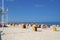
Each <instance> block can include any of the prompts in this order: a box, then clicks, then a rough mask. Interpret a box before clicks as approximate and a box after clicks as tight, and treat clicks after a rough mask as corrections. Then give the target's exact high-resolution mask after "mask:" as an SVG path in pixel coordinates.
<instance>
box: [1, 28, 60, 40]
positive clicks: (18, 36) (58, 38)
mask: <svg viewBox="0 0 60 40" xmlns="http://www.w3.org/2000/svg"><path fill="white" fill-rule="evenodd" d="M0 30H3V32H2V33H3V34H2V36H1V37H2V40H60V28H58V30H57V31H52V29H51V28H47V29H40V28H38V31H37V32H35V31H32V28H31V27H29V28H27V29H23V28H20V27H7V28H3V29H2V28H0Z"/></svg>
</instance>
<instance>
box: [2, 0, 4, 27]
mask: <svg viewBox="0 0 60 40" xmlns="http://www.w3.org/2000/svg"><path fill="white" fill-rule="evenodd" d="M3 27H4V0H2V28H3Z"/></svg>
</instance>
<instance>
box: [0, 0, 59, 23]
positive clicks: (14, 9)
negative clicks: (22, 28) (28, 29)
mask: <svg viewBox="0 0 60 40" xmlns="http://www.w3.org/2000/svg"><path fill="white" fill-rule="evenodd" d="M4 2H5V3H4V8H5V9H6V8H8V10H9V11H8V21H9V22H60V17H59V16H60V0H5V1H4ZM0 8H1V0H0Z"/></svg>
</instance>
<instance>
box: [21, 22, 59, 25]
mask: <svg viewBox="0 0 60 40" xmlns="http://www.w3.org/2000/svg"><path fill="white" fill-rule="evenodd" d="M20 23H26V24H50V25H60V22H20Z"/></svg>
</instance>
